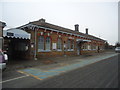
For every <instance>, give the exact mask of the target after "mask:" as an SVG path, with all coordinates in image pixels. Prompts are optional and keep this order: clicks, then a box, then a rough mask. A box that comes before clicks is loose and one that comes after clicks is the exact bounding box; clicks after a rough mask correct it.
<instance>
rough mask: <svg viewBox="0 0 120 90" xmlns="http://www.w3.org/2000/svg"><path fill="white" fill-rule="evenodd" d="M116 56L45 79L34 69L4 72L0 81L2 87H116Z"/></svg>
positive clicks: (45, 73)
mask: <svg viewBox="0 0 120 90" xmlns="http://www.w3.org/2000/svg"><path fill="white" fill-rule="evenodd" d="M118 57H120V54H119V55H118V56H117V55H116V56H113V57H111V58H108V59H105V60H101V61H98V62H96V63H93V64H90V65H87V66H85V67H81V68H80V67H79V68H76V69H74V70H70V71H65V72H64V71H63V73H59V74H58V75H55V76H54V77H49V78H45V79H44V77H43V78H39V77H38V76H37V74H38V73H37V74H36V76H35V74H34V73H36V72H35V71H34V70H33V71H34V72H33V71H30V70H29V72H31V73H32V74H28V73H24V72H23V73H22V72H21V73H19V72H16V71H12V72H4V73H3V82H0V83H2V84H3V85H2V86H3V88H118V63H120V61H118ZM59 70H60V69H59ZM26 72H27V71H26ZM56 72H57V71H56ZM58 72H61V71H58ZM39 73H41V72H39ZM50 73H51V72H50ZM50 73H48V72H44V73H42V75H48V76H49V75H50ZM52 74H53V73H52ZM54 74H56V73H54ZM3 90H4V89H3Z"/></svg>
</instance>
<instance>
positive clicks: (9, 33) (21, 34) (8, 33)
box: [3, 28, 31, 39]
mask: <svg viewBox="0 0 120 90" xmlns="http://www.w3.org/2000/svg"><path fill="white" fill-rule="evenodd" d="M3 37H8V38H19V39H30V37H31V35H30V34H29V33H27V32H26V31H24V30H21V29H16V28H13V29H8V30H3Z"/></svg>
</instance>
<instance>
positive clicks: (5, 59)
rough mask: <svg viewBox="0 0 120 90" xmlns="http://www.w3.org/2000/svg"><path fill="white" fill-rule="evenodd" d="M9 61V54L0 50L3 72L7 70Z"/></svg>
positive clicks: (0, 63)
mask: <svg viewBox="0 0 120 90" xmlns="http://www.w3.org/2000/svg"><path fill="white" fill-rule="evenodd" d="M7 61H8V56H7V54H4V53H3V52H2V51H1V50H0V69H1V70H5V69H6V63H7Z"/></svg>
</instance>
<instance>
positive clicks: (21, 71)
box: [17, 71, 43, 80]
mask: <svg viewBox="0 0 120 90" xmlns="http://www.w3.org/2000/svg"><path fill="white" fill-rule="evenodd" d="M17 72H19V73H23V74H26V75H30V76H32V77H34V78H36V79H38V80H43V79H41V78H39V77H37V76H35V75H32V74H29V73H26V72H23V71H17Z"/></svg>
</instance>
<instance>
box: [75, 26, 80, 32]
mask: <svg viewBox="0 0 120 90" xmlns="http://www.w3.org/2000/svg"><path fill="white" fill-rule="evenodd" d="M75 31H77V32H79V25H78V24H75Z"/></svg>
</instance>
